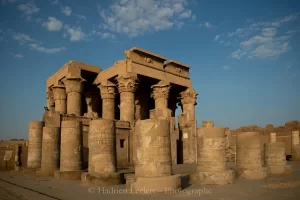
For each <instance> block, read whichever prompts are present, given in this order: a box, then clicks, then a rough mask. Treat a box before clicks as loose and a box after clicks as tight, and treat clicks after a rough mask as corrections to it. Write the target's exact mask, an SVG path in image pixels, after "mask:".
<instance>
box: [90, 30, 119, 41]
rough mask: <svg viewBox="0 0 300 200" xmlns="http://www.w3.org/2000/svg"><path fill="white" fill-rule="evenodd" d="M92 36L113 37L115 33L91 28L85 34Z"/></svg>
mask: <svg viewBox="0 0 300 200" xmlns="http://www.w3.org/2000/svg"><path fill="white" fill-rule="evenodd" d="M93 36H97V37H100V38H102V39H109V38H111V39H115V35H113V34H111V33H108V32H99V31H95V30H93V31H92V32H91V33H89V34H88V35H87V37H93Z"/></svg>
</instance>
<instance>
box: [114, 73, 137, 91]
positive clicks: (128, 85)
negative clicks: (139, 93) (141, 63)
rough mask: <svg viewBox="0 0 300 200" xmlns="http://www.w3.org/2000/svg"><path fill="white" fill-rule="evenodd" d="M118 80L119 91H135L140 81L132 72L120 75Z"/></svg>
mask: <svg viewBox="0 0 300 200" xmlns="http://www.w3.org/2000/svg"><path fill="white" fill-rule="evenodd" d="M116 80H117V81H118V90H119V93H122V92H135V91H136V89H137V86H138V81H139V80H138V78H137V76H136V75H131V74H126V75H119V76H118V77H117V78H116Z"/></svg>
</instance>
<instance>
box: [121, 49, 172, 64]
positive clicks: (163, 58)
mask: <svg viewBox="0 0 300 200" xmlns="http://www.w3.org/2000/svg"><path fill="white" fill-rule="evenodd" d="M132 53H138V54H140V53H142V54H144V55H147V56H150V57H154V58H155V59H156V60H159V61H161V62H165V61H166V60H167V58H166V57H163V56H160V55H158V54H155V53H152V52H150V51H147V50H144V49H141V48H138V47H133V48H131V49H129V50H126V51H125V56H126V57H127V58H129V59H132V57H131V56H132ZM146 62H147V61H146Z"/></svg>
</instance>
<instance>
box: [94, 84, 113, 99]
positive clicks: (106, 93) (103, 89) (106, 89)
mask: <svg viewBox="0 0 300 200" xmlns="http://www.w3.org/2000/svg"><path fill="white" fill-rule="evenodd" d="M98 87H99V89H100V94H101V98H102V99H115V98H116V88H115V85H100V86H98Z"/></svg>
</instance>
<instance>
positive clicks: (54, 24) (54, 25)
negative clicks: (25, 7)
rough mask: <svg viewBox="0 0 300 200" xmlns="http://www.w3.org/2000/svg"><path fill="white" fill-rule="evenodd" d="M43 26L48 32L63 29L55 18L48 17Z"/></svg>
mask: <svg viewBox="0 0 300 200" xmlns="http://www.w3.org/2000/svg"><path fill="white" fill-rule="evenodd" d="M43 26H44V27H46V28H47V29H48V31H60V30H61V29H62V27H63V23H62V22H61V21H59V20H58V19H56V18H55V17H48V21H47V22H44V23H43Z"/></svg>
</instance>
